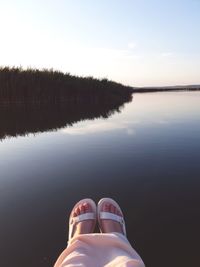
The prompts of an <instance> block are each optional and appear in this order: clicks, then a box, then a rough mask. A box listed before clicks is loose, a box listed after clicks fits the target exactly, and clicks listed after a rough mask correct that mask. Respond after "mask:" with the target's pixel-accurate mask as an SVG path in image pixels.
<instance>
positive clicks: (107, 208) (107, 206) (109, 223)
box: [101, 202, 124, 234]
mask: <svg viewBox="0 0 200 267" xmlns="http://www.w3.org/2000/svg"><path fill="white" fill-rule="evenodd" d="M102 211H103V212H110V213H113V214H115V215H118V216H121V217H123V215H122V213H121V212H120V210H119V209H118V208H117V207H115V206H114V205H113V204H111V203H107V202H105V203H103V205H102V208H101V212H102ZM101 231H102V232H103V233H112V232H117V233H121V234H124V232H123V228H122V226H121V224H120V223H119V222H116V221H113V220H108V219H106V220H104V219H101Z"/></svg>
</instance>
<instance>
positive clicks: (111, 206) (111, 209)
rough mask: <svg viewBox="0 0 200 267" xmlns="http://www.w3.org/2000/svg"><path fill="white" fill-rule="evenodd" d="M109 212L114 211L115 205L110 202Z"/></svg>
mask: <svg viewBox="0 0 200 267" xmlns="http://www.w3.org/2000/svg"><path fill="white" fill-rule="evenodd" d="M110 212H112V213H115V207H114V206H113V205H112V204H110Z"/></svg>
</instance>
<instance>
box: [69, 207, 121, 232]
mask: <svg viewBox="0 0 200 267" xmlns="http://www.w3.org/2000/svg"><path fill="white" fill-rule="evenodd" d="M89 212H92V207H91V205H90V203H87V202H85V203H81V204H80V205H79V206H78V207H76V208H75V209H74V211H73V213H72V216H73V217H77V216H79V215H82V214H86V213H89ZM101 212H109V213H112V214H116V215H118V216H123V215H122V214H121V212H120V210H119V209H118V208H117V207H116V206H114V205H113V204H111V203H109V202H105V203H103V205H102V207H101ZM100 228H101V229H100V230H101V232H102V233H113V232H117V233H121V234H123V229H122V226H121V225H120V223H119V222H116V221H113V220H108V219H106V220H103V219H101V227H100ZM94 229H95V225H94V220H85V221H81V222H78V223H77V224H76V225H75V226H74V231H73V237H76V236H77V235H80V234H89V233H93V232H94Z"/></svg>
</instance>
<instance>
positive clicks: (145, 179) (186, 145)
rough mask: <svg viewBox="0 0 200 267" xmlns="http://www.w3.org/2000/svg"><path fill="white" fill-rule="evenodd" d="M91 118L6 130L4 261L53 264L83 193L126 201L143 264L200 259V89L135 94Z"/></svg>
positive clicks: (1, 159) (2, 145)
mask: <svg viewBox="0 0 200 267" xmlns="http://www.w3.org/2000/svg"><path fill="white" fill-rule="evenodd" d="M23 114H24V116H26V112H24V113H23ZM92 118H93V117H92V116H91V119H86V120H85V119H83V120H81V121H79V122H76V123H74V120H72V121H71V124H70V125H69V124H68V125H67V126H66V127H63V126H62V124H59V123H58V127H56V123H55V127H52V126H51V127H49V128H48V127H47V128H48V129H46V131H45V129H43V128H42V125H41V126H40V127H39V126H38V128H37V131H36V130H34V131H30V130H29V128H30V127H29V128H28V129H27V131H26V130H25V129H26V125H24V128H23V131H22V132H21V131H19V135H18V132H17V130H14V132H15V134H10V135H6V134H5V132H6V131H7V130H4V129H3V130H2V131H3V134H1V141H0V266H2V267H11V266H17V267H18V266H19V267H25V266H26V267H27V266H28V267H36V266H37V267H47V266H48V267H49V266H52V265H53V263H54V262H55V260H56V258H57V256H58V255H59V253H60V252H61V250H62V249H64V248H65V246H66V244H67V229H68V216H69V213H70V211H71V208H72V207H73V205H74V204H75V203H76V202H77V201H79V200H80V199H82V198H85V197H90V198H93V199H94V200H95V201H96V202H97V201H98V200H99V199H100V198H102V197H112V198H114V199H115V200H116V201H117V202H118V203H119V204H120V206H121V207H122V209H123V211H124V214H125V220H126V226H127V233H128V238H129V241H130V242H131V244H132V245H133V247H135V248H136V250H137V251H138V253H139V254H140V255H141V257H142V258H143V260H144V262H145V264H146V266H148V267H161V266H162V267H169V266H176V267H178V266H181V267H186V266H187V267H188V266H198V265H199V225H200V211H199V203H200V92H161V93H143V94H134V95H133V99H132V101H131V102H129V103H126V104H125V105H124V106H123V107H122V108H121V109H119V110H118V112H111V113H109V114H108V115H107V116H103V117H102V116H101V117H99V118H95V119H94V118H93V119H92ZM38 119H39V116H38ZM54 120H55V118H54ZM57 120H59V118H57ZM27 122H28V120H27V121H26V123H27ZM8 123H9V119H8V120H7V118H6V117H5V118H4V121H3V125H5V126H3V127H6V125H7V124H8ZM21 123H22V124H23V121H22V122H21ZM29 123H30V124H31V121H30V120H29ZM61 126H62V127H61ZM9 127H11V128H12V125H11V126H9ZM13 128H14V125H13ZM16 128H17V127H15V129H16ZM52 128H54V129H52ZM20 129H21V128H20ZM34 129H35V128H34ZM10 132H12V131H10ZM30 132H33V133H30ZM21 134H22V135H21ZM12 135H13V136H12ZM20 135H21V136H20Z"/></svg>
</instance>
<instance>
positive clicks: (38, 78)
mask: <svg viewBox="0 0 200 267" xmlns="http://www.w3.org/2000/svg"><path fill="white" fill-rule="evenodd" d="M132 92H133V89H132V87H129V86H124V85H122V84H120V83H116V82H113V81H109V80H107V79H101V80H99V79H95V78H93V77H78V76H72V75H70V74H69V73H62V72H60V71H55V70H46V69H44V70H38V69H27V70H23V69H22V68H15V67H13V68H9V67H0V104H14V103H15V104H26V103H27V104H39V105H40V104H42V105H43V104H45V103H48V104H49V103H54V104H57V103H61V102H70V101H71V102H74V101H76V102H77V103H79V102H87V101H89V102H90V103H91V101H92V102H93V103H95V101H97V102H99V100H101V101H102V102H103V103H104V102H108V103H109V102H113V101H114V102H115V103H117V102H118V101H119V102H121V101H122V100H124V101H128V100H129V99H130V97H131V95H132Z"/></svg>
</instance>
